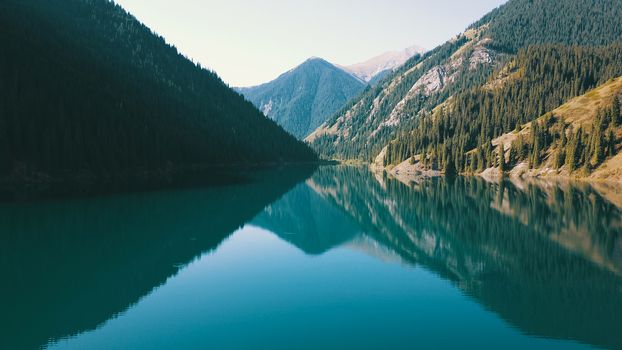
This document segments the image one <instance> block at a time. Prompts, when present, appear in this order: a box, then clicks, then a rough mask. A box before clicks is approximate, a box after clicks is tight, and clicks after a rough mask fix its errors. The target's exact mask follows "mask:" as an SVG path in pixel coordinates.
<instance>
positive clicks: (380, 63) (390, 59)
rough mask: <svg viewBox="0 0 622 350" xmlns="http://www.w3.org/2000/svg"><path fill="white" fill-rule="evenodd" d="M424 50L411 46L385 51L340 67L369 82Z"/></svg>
mask: <svg viewBox="0 0 622 350" xmlns="http://www.w3.org/2000/svg"><path fill="white" fill-rule="evenodd" d="M425 51H426V50H425V49H424V48H422V47H420V46H411V47H409V48H407V49H404V50H401V51H389V52H385V53H383V54H381V55H378V56H376V57H373V58H370V59H369V60H367V61H365V62H361V63H356V64H353V65H350V66H340V67H341V68H343V69H344V70H346V71H348V72H350V73H352V74H353V75H354V76H356V77H358V78H360V79H362V80H364V81H366V82H371V81H372V80H374V78H376V77H377V76H379V75H381V76H382V77H384V76H387V75H388V73H390V72H392V71H393V70H394V69H396V68H398V67H399V66H401V65H403V64H404V63H406V61H408V60H409V59H410V58H412V57H413V56H415V55H417V54H423V53H425Z"/></svg>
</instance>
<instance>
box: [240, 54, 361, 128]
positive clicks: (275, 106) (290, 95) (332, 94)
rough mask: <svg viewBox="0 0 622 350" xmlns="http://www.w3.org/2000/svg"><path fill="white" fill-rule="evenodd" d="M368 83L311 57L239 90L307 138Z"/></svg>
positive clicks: (275, 117)
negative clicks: (268, 78) (271, 78)
mask: <svg viewBox="0 0 622 350" xmlns="http://www.w3.org/2000/svg"><path fill="white" fill-rule="evenodd" d="M365 86H366V84H365V82H363V81H361V80H359V79H357V78H355V77H353V76H352V75H350V74H349V73H348V72H345V71H344V70H342V69H341V68H338V67H336V66H335V65H333V64H331V63H329V62H327V61H325V60H323V59H321V58H311V59H309V60H307V61H305V62H304V63H302V64H301V65H299V66H298V67H296V68H294V69H292V70H290V71H289V72H286V73H284V74H282V75H281V76H279V77H278V78H276V79H275V80H273V81H271V82H269V83H266V84H263V85H259V86H255V87H247V88H238V91H239V92H240V93H242V94H243V95H244V96H245V97H246V98H247V99H248V100H249V101H251V102H252V103H253V104H254V105H255V106H257V108H259V109H260V110H261V111H262V112H263V113H264V114H265V115H266V116H267V117H269V118H270V119H272V120H275V121H276V122H277V123H278V124H279V125H281V126H282V127H283V128H284V129H285V130H287V131H289V132H290V133H291V134H292V135H294V136H296V137H298V138H304V137H305V136H307V135H308V134H309V133H310V132H312V131H313V130H315V129H316V128H317V127H318V126H320V125H321V124H322V123H323V122H324V121H326V119H328V118H329V117H331V116H332V115H333V114H334V113H335V112H337V111H338V110H339V109H341V108H342V107H343V106H344V105H345V104H346V103H347V102H348V101H349V100H350V99H352V98H353V97H355V96H357V95H358V94H359V93H360V92H361V91H363V89H365Z"/></svg>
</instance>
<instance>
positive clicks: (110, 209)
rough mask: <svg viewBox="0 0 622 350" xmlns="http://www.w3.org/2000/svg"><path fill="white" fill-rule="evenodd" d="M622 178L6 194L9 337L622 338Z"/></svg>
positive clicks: (325, 178)
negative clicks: (88, 195)
mask: <svg viewBox="0 0 622 350" xmlns="http://www.w3.org/2000/svg"><path fill="white" fill-rule="evenodd" d="M621 193H622V192H619V191H618V190H616V189H611V188H606V187H604V186H602V185H598V186H590V185H585V184H584V185H570V184H550V183H549V184H541V183H511V182H509V181H506V182H503V183H501V184H490V183H486V182H484V181H481V180H478V179H463V178H457V179H455V180H452V181H447V180H443V179H429V180H424V181H420V182H411V181H406V180H404V179H401V181H400V180H396V179H391V178H387V177H386V176H381V175H374V174H371V173H370V172H369V171H367V170H366V169H363V168H354V167H322V168H320V169H319V170H318V171H317V172H315V173H314V174H313V175H312V176H311V177H308V176H307V175H306V174H305V173H304V172H301V171H290V170H280V171H274V172H262V173H257V174H253V175H249V178H248V181H245V182H244V183H241V184H237V185H231V186H219V187H213V188H207V189H194V190H183V191H167V192H161V193H146V194H131V195H122V196H121V195H120V196H108V197H100V198H93V199H73V200H63V201H43V202H23V203H11V204H8V203H7V204H2V205H0V233H1V236H0V242H1V243H2V244H1V245H0V273H1V274H2V279H3V285H2V289H1V290H0V307H1V308H2V311H3V312H2V313H1V314H0V321H1V323H2V324H1V328H0V349H40V348H44V349H348V348H352V349H402V348H409V349H410V348H424V349H428V348H429V349H438V348H490V349H499V348H504V349H507V348H515V349H525V348H530V349H533V348H543V349H544V348H546V349H555V348H560V349H584V348H611V349H622V237H621V236H622V212H621V209H620V207H619V206H620V205H622V200H620V198H622V196H620V194H621Z"/></svg>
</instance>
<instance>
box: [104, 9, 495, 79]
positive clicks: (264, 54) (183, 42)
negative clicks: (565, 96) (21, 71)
mask: <svg viewBox="0 0 622 350" xmlns="http://www.w3.org/2000/svg"><path fill="white" fill-rule="evenodd" d="M505 1H506V0H472V1H464V0H315V1H311V0H307V1H304V0H263V1H260V0H175V1H172V0H116V2H117V3H118V4H120V5H121V6H123V7H124V8H125V9H127V10H128V11H129V12H131V13H132V14H133V15H135V16H136V17H137V18H138V19H139V20H140V21H142V22H144V23H145V24H146V25H147V26H149V27H150V28H151V29H152V30H154V31H155V32H157V33H158V34H160V35H162V36H164V37H165V38H166V41H167V42H168V43H170V44H173V45H175V46H176V47H177V48H178V49H179V50H180V51H181V52H183V53H184V54H185V55H186V56H188V57H190V58H191V59H193V60H194V61H196V62H200V63H201V64H202V65H203V66H204V67H207V68H210V69H212V70H214V71H215V72H216V73H218V75H219V76H220V77H221V78H222V79H223V80H224V81H225V82H226V83H228V84H229V85H231V86H250V85H257V84H260V83H264V82H267V81H270V80H272V79H274V78H276V77H277V76H278V75H280V74H281V73H283V72H285V71H287V70H289V69H291V68H293V67H295V66H297V65H298V64H300V63H302V62H303V61H304V60H306V59H307V58H309V57H313V56H316V57H322V58H324V59H326V60H328V61H330V62H332V63H336V64H343V65H348V64H353V63H358V62H360V61H365V60H367V59H369V58H371V57H373V56H376V55H378V54H381V53H383V52H386V51H390V50H396V49H404V48H406V47H409V46H412V45H419V46H423V47H425V48H426V49H432V48H434V47H436V46H438V45H440V44H442V43H443V42H445V41H446V40H448V39H449V38H451V37H452V36H454V35H456V34H458V33H460V32H462V31H463V30H464V29H465V28H466V27H467V26H468V25H469V24H471V23H473V22H475V21H476V20H478V19H479V18H481V17H482V16H483V15H484V14H486V13H487V12H489V11H490V10H492V9H493V8H495V7H497V6H499V5H500V4H502V3H504V2H505Z"/></svg>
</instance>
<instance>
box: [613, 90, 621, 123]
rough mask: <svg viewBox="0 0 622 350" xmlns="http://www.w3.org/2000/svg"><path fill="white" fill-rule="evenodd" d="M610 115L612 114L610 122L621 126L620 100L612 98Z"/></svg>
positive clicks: (615, 97)
mask: <svg viewBox="0 0 622 350" xmlns="http://www.w3.org/2000/svg"><path fill="white" fill-rule="evenodd" d="M612 113H613V120H612V122H613V123H614V125H620V124H622V111H620V99H619V98H618V97H617V96H614V98H613V107H612Z"/></svg>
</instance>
